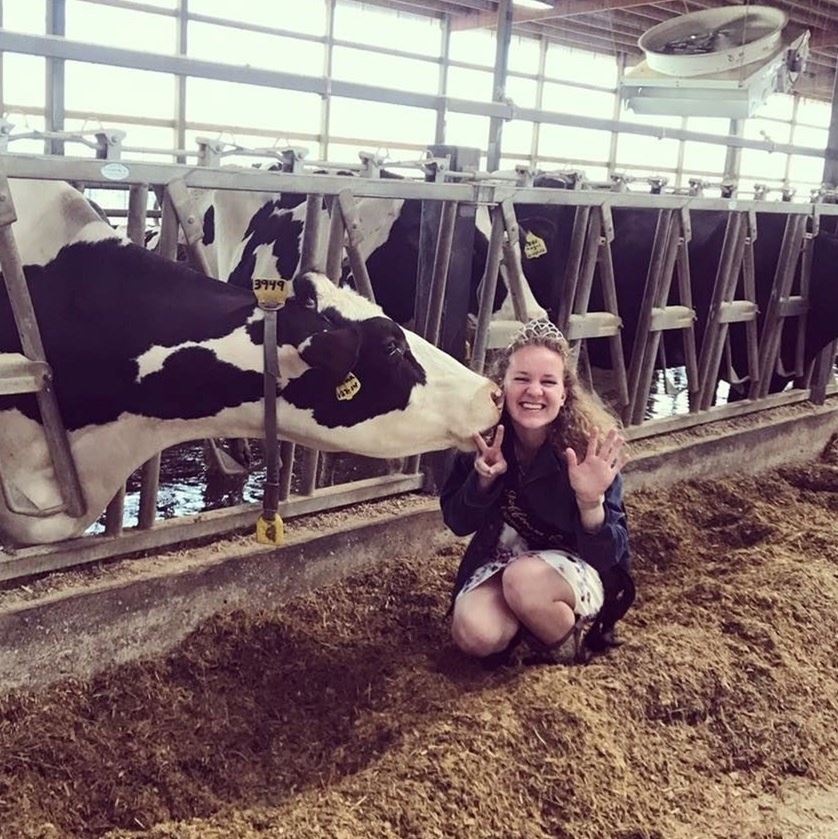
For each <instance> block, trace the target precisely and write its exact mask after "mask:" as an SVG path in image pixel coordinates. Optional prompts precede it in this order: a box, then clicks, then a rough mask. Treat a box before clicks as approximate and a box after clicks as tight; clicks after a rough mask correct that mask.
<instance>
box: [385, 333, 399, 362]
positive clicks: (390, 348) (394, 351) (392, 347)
mask: <svg viewBox="0 0 838 839" xmlns="http://www.w3.org/2000/svg"><path fill="white" fill-rule="evenodd" d="M384 350H385V352H386V353H387V357H388V358H395V357H396V356H397V355H404V350H403V349H402V348H401V347H400V346H399V343H398V341H396V340H395V338H391V339H390V340H389V341H388V342H387V343H386V344H385V345H384Z"/></svg>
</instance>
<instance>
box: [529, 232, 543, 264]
mask: <svg viewBox="0 0 838 839" xmlns="http://www.w3.org/2000/svg"><path fill="white" fill-rule="evenodd" d="M545 253H547V245H546V244H545V243H544V239H542V238H541V237H540V236H536V235H535V233H533V232H532V231H529V230H528V231H527V236H526V238H525V239H524V256H525V257H526V258H527V259H538V257H540V256H544V254H545Z"/></svg>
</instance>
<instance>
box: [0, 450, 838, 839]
mask: <svg viewBox="0 0 838 839" xmlns="http://www.w3.org/2000/svg"><path fill="white" fill-rule="evenodd" d="M629 512H630V517H631V525H632V538H633V547H634V553H635V570H636V576H637V581H638V589H639V598H638V602H637V604H636V606H635V608H634V609H633V610H632V611H631V612H630V613H629V616H628V617H627V618H626V620H625V622H624V627H623V635H624V637H625V639H626V644H625V645H624V646H623V647H622V648H621V649H620V650H619V651H617V652H616V653H615V654H613V655H611V656H610V657H609V658H607V659H603V660H599V661H595V662H594V663H592V664H590V665H588V666H587V667H560V666H559V667H557V666H552V667H551V666H542V667H525V666H522V665H516V666H513V667H510V668H507V669H503V670H498V671H494V672H487V671H484V670H483V669H482V668H481V667H480V666H479V665H478V664H476V663H474V662H471V661H469V660H467V659H465V658H464V657H463V656H461V655H460V654H458V653H457V652H456V651H455V650H454V649H453V647H452V645H451V643H450V641H449V639H448V636H447V627H446V624H445V622H444V621H443V620H442V615H443V614H444V612H445V609H446V607H447V603H448V591H449V585H450V580H451V577H452V574H453V570H454V568H455V565H456V562H457V558H458V556H459V553H460V551H461V549H462V546H461V544H454V545H452V546H451V548H448V549H446V550H445V551H443V552H442V553H440V554H438V555H437V556H427V557H413V558H394V559H387V560H386V561H384V562H382V564H381V567H380V569H378V570H377V571H375V572H371V573H366V574H362V575H356V576H354V577H352V578H351V579H349V580H347V581H346V582H345V583H343V584H342V585H340V586H334V587H332V588H330V589H328V590H322V591H320V592H317V593H315V594H312V595H309V596H306V597H301V598H298V599H296V600H294V601H293V602H291V603H288V604H286V605H285V606H283V607H282V608H281V609H280V610H278V612H277V613H276V614H267V613H261V614H242V613H236V614H231V615H226V616H222V617H218V618H216V619H214V620H212V621H210V622H209V623H207V624H205V625H204V626H203V627H202V628H201V629H200V630H199V631H197V632H196V633H194V634H193V635H192V636H191V637H190V638H189V639H188V640H187V641H186V642H185V643H184V644H182V645H181V646H180V647H178V649H177V650H176V651H175V653H174V654H172V655H170V656H168V657H167V658H165V659H160V660H154V661H147V662H142V663H138V664H134V665H131V666H123V667H120V668H118V669H114V670H111V671H109V672H107V673H104V674H102V675H101V676H99V677H98V678H96V679H95V680H93V681H92V682H90V683H85V684H78V683H64V684H61V685H59V686H56V687H54V688H52V689H49V690H47V691H44V692H42V693H40V694H39V695H37V696H30V695H16V696H10V697H7V698H6V699H4V700H2V702H0V836H2V837H4V839H5V837H15V839H18V837H42V839H47V837H49V839H60V837H91V836H102V835H105V834H107V835H108V836H111V837H127V836H148V837H158V838H159V837H179V839H186V837H189V838H190V839H198V837H200V839H216V837H225V839H233V837H236V839H239V838H240V837H255V836H259V837H293V838H294V839H298V837H299V838H300V839H303V838H306V839H308V837H310V838H311V839H322V838H323V837H330V839H365V838H366V837H375V838H376V839H378V837H381V838H382V839H384V837H392V839H405V838H406V837H410V838H411V839H420V838H421V839H426V838H428V839H429V838H430V837H468V839H484V838H485V839H489V837H492V839H494V838H495V837H527V839H541V838H542V837H543V838H544V839H547V837H551V839H556V838H557V837H558V839H606V838H607V839H670V837H674V838H675V839H678V838H679V837H684V838H685V839H686V838H687V837H688V838H689V839H696V837H699V836H701V837H705V836H707V837H731V839H732V837H736V839H742V837H751V839H757V838H758V839H769V838H770V839H779V837H786V836H789V835H791V834H787V833H785V832H783V830H782V829H781V828H780V827H778V826H776V825H774V824H773V823H771V819H770V818H768V817H767V816H766V815H765V811H763V810H760V809H759V808H758V807H756V806H755V805H754V802H755V801H757V800H758V798H759V797H760V796H764V795H765V794H766V793H773V792H775V791H777V790H779V789H780V788H781V787H783V785H784V784H786V783H787V781H788V779H789V778H794V777H798V778H803V779H808V780H811V781H814V782H819V783H822V784H835V783H836V782H838V654H836V650H835V646H834V639H835V638H836V636H838V609H836V606H838V520H836V512H838V443H836V444H834V445H833V446H832V447H831V448H830V449H829V450H828V451H827V453H826V454H825V456H824V458H823V459H822V460H821V461H820V462H817V463H812V464H809V465H806V466H803V467H795V468H784V469H780V470H777V471H774V472H771V473H768V474H766V475H763V476H761V477H760V478H756V479H752V478H744V479H735V480H725V481H713V482H690V483H686V484H682V485H680V486H678V487H675V488H674V489H672V490H671V491H667V492H643V493H636V494H634V495H633V496H631V497H630V499H629ZM760 800H761V799H760ZM108 831H111V832H110V833H109V832H108ZM801 835H804V834H801ZM811 835H821V834H811ZM822 835H828V834H822Z"/></svg>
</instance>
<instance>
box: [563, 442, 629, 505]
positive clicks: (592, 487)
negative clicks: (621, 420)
mask: <svg viewBox="0 0 838 839" xmlns="http://www.w3.org/2000/svg"><path fill="white" fill-rule="evenodd" d="M625 442H626V441H625V439H624V438H623V437H621V436H620V434H619V433H618V432H617V429H616V428H612V429H611V430H610V431H609V432H608V434H607V435H606V437H605V439H604V440H602V442H601V443H600V436H599V429H598V428H597V429H594V433H593V434H591V436H590V438H589V439H588V450H587V451H586V452H585V459H584V460H583V461H582V462H581V463H579V462H578V460H577V457H576V452H575V451H574V450H573V449H566V450H565V455H566V456H567V471H568V477H569V478H570V485H571V487H573V491H574V492H575V493H576V498H577V499H578V500H579V501H580V502H581V503H583V504H596V503H597V502H599V501H601V497H602V495H603V493H604V492H605V490H607V489H608V487H610V486H611V484H612V482H613V481H614V477H615V476H616V474H617V473H618V472H619V471H620V469H622V468H623V466H625V464H626V461H627V460H628V458H627V457H626V456H625V455H624V454H623V452H622V448H623V444H624V443H625Z"/></svg>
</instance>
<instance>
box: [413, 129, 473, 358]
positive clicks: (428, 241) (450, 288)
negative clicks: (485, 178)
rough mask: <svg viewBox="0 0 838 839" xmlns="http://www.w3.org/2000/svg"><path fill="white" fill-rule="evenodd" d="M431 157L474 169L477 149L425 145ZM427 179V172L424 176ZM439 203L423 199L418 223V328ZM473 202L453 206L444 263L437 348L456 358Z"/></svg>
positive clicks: (461, 347) (462, 335)
mask: <svg viewBox="0 0 838 839" xmlns="http://www.w3.org/2000/svg"><path fill="white" fill-rule="evenodd" d="M428 153H429V154H430V156H431V157H435V158H445V157H447V158H448V159H449V162H450V163H449V168H450V170H451V171H455V172H461V171H463V170H467V169H477V168H478V167H479V165H480V150H479V149H476V148H470V147H466V146H448V145H441V146H437V145H434V146H429V147H428ZM427 178H428V179H430V178H431V175H428V176H427ZM441 209H442V208H441V205H440V202H439V201H423V202H422V217H421V220H420V226H419V260H418V264H417V267H416V297H415V303H414V312H415V316H414V322H415V323H416V324H417V325H419V327H420V328H421V326H422V325H424V324H425V323H426V321H427V319H428V314H427V312H428V301H429V300H430V295H431V286H432V277H433V265H434V254H435V250H436V242H437V234H438V231H439V223H440V213H441ZM476 214H477V208H476V206H475V205H474V204H465V203H461V204H459V206H458V207H457V212H456V222H455V224H454V242H453V246H452V250H451V258H450V262H449V265H448V275H447V282H446V286H445V302H444V305H443V310H442V325H441V327H440V337H439V347H440V348H441V349H443V350H445V352H447V353H449V355H452V356H453V357H454V358H456V359H457V360H459V361H463V360H464V359H465V347H466V319H467V317H468V307H469V297H470V283H469V278H470V277H471V276H472V259H473V255H474V237H475V228H474V223H475V218H476Z"/></svg>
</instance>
